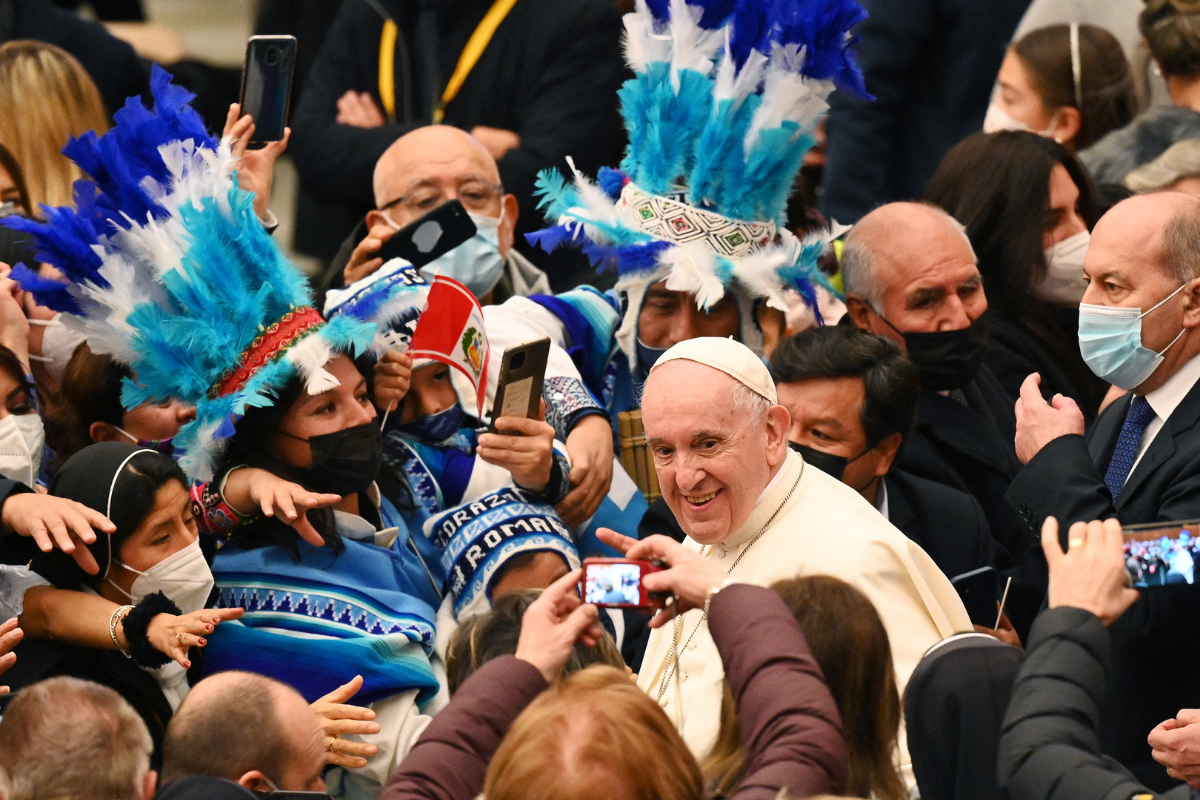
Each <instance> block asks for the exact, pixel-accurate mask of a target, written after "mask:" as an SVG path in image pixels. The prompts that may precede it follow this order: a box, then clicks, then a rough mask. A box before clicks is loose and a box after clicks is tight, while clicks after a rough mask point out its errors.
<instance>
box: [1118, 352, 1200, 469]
mask: <svg viewBox="0 0 1200 800" xmlns="http://www.w3.org/2000/svg"><path fill="white" fill-rule="evenodd" d="M1198 380H1200V357H1198V356H1193V357H1192V359H1191V360H1190V361H1188V362H1187V363H1186V364H1184V365H1183V366H1182V367H1180V368H1179V371H1178V372H1176V373H1175V374H1174V375H1172V376H1171V377H1170V378H1167V382H1166V383H1164V384H1163V385H1162V386H1160V387H1158V388H1157V389H1155V390H1154V391H1153V392H1150V393H1149V394H1147V395H1146V402H1147V403H1149V404H1150V408H1151V409H1153V410H1154V419H1152V420H1150V421H1149V422H1147V423H1146V429H1145V430H1144V431H1142V441H1141V443H1140V444H1139V445H1138V456H1137V461H1134V462H1133V469H1131V470H1129V474H1130V475H1132V474H1133V470H1135V469H1137V465H1138V464H1139V463H1140V462H1141V460H1142V456H1144V455H1146V450H1148V449H1149V448H1150V443H1151V442H1153V441H1154V437H1155V436H1157V435H1158V432H1159V431H1161V430H1162V427H1163V425H1165V424H1166V423H1167V419H1168V418H1169V417H1170V416H1171V414H1173V413H1174V412H1175V409H1176V408H1178V407H1179V404H1180V403H1182V402H1183V398H1185V397H1187V393H1188V392H1190V391H1191V390H1192V387H1193V386H1195V385H1196V381H1198Z"/></svg>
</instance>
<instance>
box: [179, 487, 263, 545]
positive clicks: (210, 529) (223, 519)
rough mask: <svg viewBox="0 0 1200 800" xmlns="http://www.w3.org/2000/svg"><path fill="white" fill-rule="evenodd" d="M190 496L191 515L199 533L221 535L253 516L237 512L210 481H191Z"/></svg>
mask: <svg viewBox="0 0 1200 800" xmlns="http://www.w3.org/2000/svg"><path fill="white" fill-rule="evenodd" d="M188 493H189V494H190V495H191V498H192V516H193V517H195V518H196V526H197V527H198V528H199V529H200V532H201V533H207V534H208V535H210V536H218V537H223V536H225V535H226V534H228V533H229V532H230V531H232V530H233V529H234V528H236V527H238V526H239V525H243V524H245V523H246V522H249V521H250V520H251V519H253V517H248V516H244V515H242V514H239V513H238V511H237V509H235V508H234V507H233V506H231V505H229V503H227V502H225V498H224V497H222V496H221V493H220V492H219V491H218V490H217V484H216V483H215V482H211V481H193V482H192V487H191V489H190V490H189V492H188Z"/></svg>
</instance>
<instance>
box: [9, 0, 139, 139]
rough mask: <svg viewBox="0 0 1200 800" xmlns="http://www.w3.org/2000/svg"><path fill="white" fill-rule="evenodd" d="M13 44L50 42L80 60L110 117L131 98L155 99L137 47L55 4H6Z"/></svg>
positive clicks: (15, 0) (33, 0)
mask: <svg viewBox="0 0 1200 800" xmlns="http://www.w3.org/2000/svg"><path fill="white" fill-rule="evenodd" d="M13 39H37V40H38V41H42V42H49V43H50V44H53V45H58V46H59V47H61V48H62V49H63V50H66V51H67V52H68V53H70V54H71V55H73V56H75V58H77V59H79V63H80V64H82V65H83V68H84V69H85V70H87V72H88V75H90V76H92V80H93V81H95V83H96V88H97V89H99V90H100V97H102V98H103V99H104V106H105V108H107V109H108V113H109V114H110V115H111V114H113V113H115V112H116V111H117V110H119V109H120V108H121V107H122V106H124V105H125V99H126V98H128V97H133V96H134V95H141V96H143V97H149V94H150V81H149V71H148V69H143V68H142V64H141V62H140V61H139V60H138V57H137V54H136V53H135V52H134V51H133V48H132V47H130V46H129V45H128V44H126V43H125V42H123V41H121V40H120V39H118V38H117V37H115V36H113V35H112V34H110V33H109V32H108V31H106V30H104V28H103V27H102V26H101V25H100V24H99V23H96V22H92V21H91V20H86V19H83V18H81V17H78V16H76V15H74V14H72V13H71V12H69V11H64V10H63V9H61V8H59V7H58V6H56V5H54V3H52V2H50V0H0V44H3V43H4V42H7V41H11V40H13Z"/></svg>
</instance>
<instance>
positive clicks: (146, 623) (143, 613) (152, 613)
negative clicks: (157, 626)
mask: <svg viewBox="0 0 1200 800" xmlns="http://www.w3.org/2000/svg"><path fill="white" fill-rule="evenodd" d="M159 614H173V615H174V616H177V617H178V616H181V615H182V614H183V612H182V611H180V610H179V606H177V605H175V604H174V603H172V602H171V600H170V599H169V598H168V597H167V596H166V595H165V594H163V593H162V592H155V593H154V594H148V595H146V596H145V597H143V598H142V599H141V601H140V602H139V603H138V604H137V605H136V606H134V607H133V610H131V611H130V612H129V613H127V614H126V615H125V626H124V627H125V641H126V643H127V644H128V645H129V655H130V656H131V657H132V658H133V660H134V662H136V663H137V665H138V666H139V667H144V668H145V669H155V668H157V667H161V666H163V665H165V664H169V663H171V661H172V660H173V659H172V658H171V657H170V656H168V655H167V654H166V653H160V652H159V651H158V650H156V649H154V645H152V644H150V635H149V631H150V620H152V619H154V618H155V617H157V616H158V615H159Z"/></svg>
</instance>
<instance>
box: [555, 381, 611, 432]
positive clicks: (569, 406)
mask: <svg viewBox="0 0 1200 800" xmlns="http://www.w3.org/2000/svg"><path fill="white" fill-rule="evenodd" d="M542 397H543V398H545V400H546V422H548V423H550V427H552V428H554V434H555V435H556V436H557V437H558V438H559V439H561V440H562V441H564V442H565V441H566V440H567V434H568V433H570V432H571V429H572V428H573V427H575V423H576V422H578V421H579V420H581V419H583V418H584V417H586V416H589V415H591V414H601V415H603V416H605V417H607V416H608V414H606V413H605V411H604V408H603V407H602V406H601V405H600V403H598V402H597V401H596V398H595V397H593V396H592V393H591V392H589V391H588V390H587V387H586V386H584V385H583V383H582V382H581V381H578V380H576V379H575V378H569V377H567V376H565V375H562V376H558V377H552V378H546V382H545V383H544V384H543V386H542Z"/></svg>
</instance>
